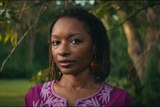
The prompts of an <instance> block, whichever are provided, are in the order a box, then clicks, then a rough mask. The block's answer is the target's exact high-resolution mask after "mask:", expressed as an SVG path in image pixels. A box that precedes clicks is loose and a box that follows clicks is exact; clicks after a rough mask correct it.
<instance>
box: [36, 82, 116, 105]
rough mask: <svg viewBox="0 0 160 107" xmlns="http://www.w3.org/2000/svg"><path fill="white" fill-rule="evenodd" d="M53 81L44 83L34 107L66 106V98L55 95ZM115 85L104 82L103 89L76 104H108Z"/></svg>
mask: <svg viewBox="0 0 160 107" xmlns="http://www.w3.org/2000/svg"><path fill="white" fill-rule="evenodd" d="M52 85H53V84H52V82H47V83H44V84H43V87H42V89H41V92H40V99H39V100H37V101H33V107H37V106H39V107H44V106H45V107H51V106H52V107H53V106H54V107H60V106H66V105H65V102H66V101H65V100H64V99H62V98H61V97H57V96H56V95H54V94H55V93H52V88H51V86H52ZM112 89H113V87H111V86H109V85H107V84H104V85H103V87H102V89H101V90H100V91H99V92H98V93H97V94H95V95H94V96H91V97H88V98H84V99H80V100H77V101H78V102H77V103H76V105H75V106H79V107H95V106H96V107H97V106H102V105H107V103H108V102H109V101H110V92H111V91H112Z"/></svg>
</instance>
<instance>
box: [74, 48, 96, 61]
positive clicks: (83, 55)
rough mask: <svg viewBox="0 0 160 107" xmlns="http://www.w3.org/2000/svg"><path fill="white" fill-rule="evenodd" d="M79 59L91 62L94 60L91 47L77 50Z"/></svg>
mask: <svg viewBox="0 0 160 107" xmlns="http://www.w3.org/2000/svg"><path fill="white" fill-rule="evenodd" d="M77 50H78V52H77V54H76V55H77V57H78V58H79V59H80V60H82V61H87V62H88V61H89V62H90V61H91V60H92V54H93V50H92V48H91V47H89V48H79V49H77Z"/></svg>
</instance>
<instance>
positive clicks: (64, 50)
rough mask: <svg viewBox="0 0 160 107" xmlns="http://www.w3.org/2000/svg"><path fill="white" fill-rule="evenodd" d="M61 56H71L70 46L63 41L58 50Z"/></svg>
mask: <svg viewBox="0 0 160 107" xmlns="http://www.w3.org/2000/svg"><path fill="white" fill-rule="evenodd" d="M58 55H59V56H63V57H64V56H69V55H70V47H69V45H68V44H67V43H62V44H61V45H60V47H59V50H58Z"/></svg>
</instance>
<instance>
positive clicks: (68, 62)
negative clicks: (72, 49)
mask: <svg viewBox="0 0 160 107" xmlns="http://www.w3.org/2000/svg"><path fill="white" fill-rule="evenodd" d="M74 63H75V61H73V60H59V61H58V64H59V65H60V66H61V67H62V68H69V67H71V66H72V65H73V64H74Z"/></svg>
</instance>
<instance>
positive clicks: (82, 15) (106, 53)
mask: <svg viewBox="0 0 160 107" xmlns="http://www.w3.org/2000/svg"><path fill="white" fill-rule="evenodd" d="M62 17H71V18H75V19H78V20H79V21H81V22H82V23H84V25H85V27H86V31H87V32H88V33H89V34H90V36H91V38H92V40H93V42H94V44H95V46H96V52H95V54H96V62H97V69H96V71H95V72H94V73H93V75H94V76H95V80H96V81H97V82H102V81H105V79H106V78H107V77H108V75H109V72H110V45H109V39H108V36H107V31H106V29H105V27H104V25H103V23H102V22H101V20H100V19H99V18H97V17H96V16H95V15H93V14H92V13H90V12H88V11H87V10H85V9H82V8H70V9H66V10H64V11H63V12H62V13H60V14H59V15H58V16H57V17H56V18H55V20H54V22H53V23H52V25H51V28H50V36H51V33H52V28H53V26H54V25H55V23H56V22H57V21H58V20H59V19H60V18H62ZM49 50H50V51H49V63H50V68H51V69H50V70H51V72H52V74H53V75H54V79H55V80H59V79H60V76H59V72H60V71H59V69H58V67H57V66H56V65H55V63H54V60H53V57H52V53H51V45H50V47H49Z"/></svg>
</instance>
